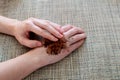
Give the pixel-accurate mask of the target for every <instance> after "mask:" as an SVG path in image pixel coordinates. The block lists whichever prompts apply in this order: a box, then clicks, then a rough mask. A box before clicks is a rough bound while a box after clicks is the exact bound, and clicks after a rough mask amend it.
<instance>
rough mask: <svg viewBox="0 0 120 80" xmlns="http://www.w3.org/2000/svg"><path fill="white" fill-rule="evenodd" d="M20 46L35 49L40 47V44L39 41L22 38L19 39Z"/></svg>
mask: <svg viewBox="0 0 120 80" xmlns="http://www.w3.org/2000/svg"><path fill="white" fill-rule="evenodd" d="M21 40H22V41H21V44H23V45H25V46H27V47H29V48H35V47H39V46H42V43H41V42H40V41H37V40H29V39H27V38H24V37H23V38H22V39H21Z"/></svg>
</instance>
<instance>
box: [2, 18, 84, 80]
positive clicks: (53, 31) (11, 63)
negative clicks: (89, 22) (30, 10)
mask: <svg viewBox="0 0 120 80" xmlns="http://www.w3.org/2000/svg"><path fill="white" fill-rule="evenodd" d="M6 23H7V24H6ZM50 25H51V26H50ZM45 26H47V27H45ZM29 31H32V32H34V33H36V34H38V35H40V36H42V37H45V38H48V39H50V40H53V41H56V40H57V39H58V38H60V37H62V36H63V35H62V34H64V36H65V38H66V39H67V40H68V41H67V43H68V47H67V48H66V49H63V50H62V51H61V53H60V54H58V55H49V54H47V53H46V48H44V47H38V46H41V42H39V41H35V40H34V41H33V40H29V39H28V37H29V35H28V32H29ZM46 31H47V32H46ZM0 32H1V33H5V34H8V35H11V36H14V37H15V38H16V39H17V40H18V41H19V42H20V43H21V44H22V45H25V46H27V47H30V48H33V47H36V48H34V49H32V50H30V51H29V52H27V53H25V54H23V55H21V56H18V57H16V58H13V59H10V60H7V61H5V62H1V63H0V80H21V79H23V78H25V77H26V76H27V75H29V74H30V73H32V72H33V71H35V70H36V69H38V68H41V67H43V66H46V65H49V64H53V63H56V62H58V61H60V60H61V59H63V58H64V57H66V56H67V55H69V54H70V53H71V52H72V51H74V50H75V49H77V48H78V47H80V46H81V45H82V44H83V43H84V41H85V38H86V35H85V32H84V31H83V30H82V29H81V28H78V27H75V26H72V25H66V26H63V27H61V26H60V25H58V24H56V23H53V22H50V21H47V22H46V20H40V19H35V18H30V19H27V20H25V21H18V20H14V19H8V18H5V17H2V16H0ZM61 33H62V34H61ZM46 35H47V36H48V37H46ZM38 44H39V45H38ZM6 76H7V77H6Z"/></svg>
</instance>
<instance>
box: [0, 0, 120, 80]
mask: <svg viewBox="0 0 120 80" xmlns="http://www.w3.org/2000/svg"><path fill="white" fill-rule="evenodd" d="M0 15H3V16H6V17H10V18H15V19H18V20H24V19H27V18H29V17H36V18H41V19H47V20H51V21H53V22H56V23H58V24H61V25H65V24H72V25H75V26H78V27H81V28H83V29H84V30H85V31H86V33H87V39H86V42H85V44H84V45H83V46H82V47H80V48H79V49H77V50H76V51H74V52H73V53H72V54H71V55H69V56H68V57H66V58H65V59H63V60H62V61H60V62H58V63H56V64H53V65H49V66H46V67H43V68H41V69H38V70H37V71H35V72H34V73H32V74H31V75H29V76H28V77H26V78H25V79H24V80H120V0H0ZM27 51H28V48H26V47H24V46H21V45H20V44H19V43H18V42H17V41H16V39H15V38H14V37H11V36H8V35H4V34H0V61H1V62H2V61H5V60H8V59H11V58H14V57H16V56H19V55H21V54H23V53H24V52H27ZM11 73H12V72H11Z"/></svg>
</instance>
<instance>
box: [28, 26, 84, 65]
mask: <svg viewBox="0 0 120 80" xmlns="http://www.w3.org/2000/svg"><path fill="white" fill-rule="evenodd" d="M62 30H63V32H64V33H63V34H64V36H65V38H66V39H67V40H68V42H67V43H68V47H67V48H66V49H63V50H62V51H61V53H60V54H58V55H49V54H47V53H46V48H44V47H40V48H36V49H33V50H31V51H30V52H29V53H31V54H32V55H33V56H36V55H37V56H36V58H37V59H36V60H39V61H38V63H39V64H42V66H45V65H48V64H52V63H55V62H57V61H59V60H61V59H63V58H64V57H66V56H67V55H69V54H70V53H71V52H72V51H74V50H75V49H77V48H78V47H79V46H81V45H82V44H83V43H84V41H85V38H86V34H85V33H84V31H83V30H82V29H81V28H78V27H74V26H71V25H67V26H64V27H62Z"/></svg>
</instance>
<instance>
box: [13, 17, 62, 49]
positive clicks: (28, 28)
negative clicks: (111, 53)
mask: <svg viewBox="0 0 120 80" xmlns="http://www.w3.org/2000/svg"><path fill="white" fill-rule="evenodd" d="M29 32H34V33H36V34H37V35H40V36H42V37H44V38H47V39H49V40H52V41H57V40H58V39H57V38H61V37H63V35H62V34H61V33H62V31H61V29H60V25H58V24H56V23H53V22H50V21H48V20H41V19H36V18H29V19H27V20H25V21H21V22H17V23H16V26H15V27H14V36H15V37H16V39H17V40H18V41H19V42H20V43H21V44H22V45H25V46H27V47H30V48H35V47H38V46H41V45H42V44H41V42H40V41H37V40H30V39H29Z"/></svg>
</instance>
